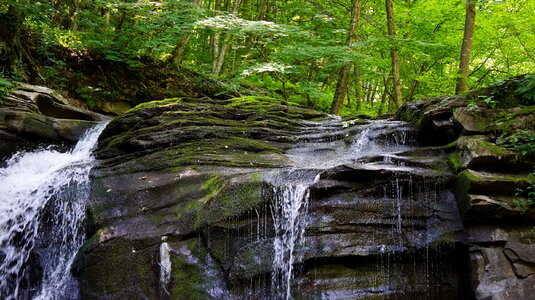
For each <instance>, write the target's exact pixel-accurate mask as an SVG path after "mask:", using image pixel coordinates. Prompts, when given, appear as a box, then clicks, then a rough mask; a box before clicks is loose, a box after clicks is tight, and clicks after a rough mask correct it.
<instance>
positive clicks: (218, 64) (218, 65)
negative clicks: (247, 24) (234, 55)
mask: <svg viewBox="0 0 535 300" xmlns="http://www.w3.org/2000/svg"><path fill="white" fill-rule="evenodd" d="M239 7H240V0H234V4H233V5H232V12H231V14H232V15H233V16H236V15H237V14H238V8H239ZM222 43H223V46H221V49H220V50H219V53H218V54H217V59H216V60H215V63H214V65H213V70H212V73H213V74H214V75H219V73H221V69H222V68H223V63H224V62H225V55H226V54H227V50H228V47H229V44H228V42H227V41H226V39H223V40H222ZM214 51H215V49H214Z"/></svg>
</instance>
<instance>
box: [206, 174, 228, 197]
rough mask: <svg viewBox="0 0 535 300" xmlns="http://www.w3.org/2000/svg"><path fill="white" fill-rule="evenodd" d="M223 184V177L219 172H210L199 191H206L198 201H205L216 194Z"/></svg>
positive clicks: (224, 182) (224, 181)
mask: <svg viewBox="0 0 535 300" xmlns="http://www.w3.org/2000/svg"><path fill="white" fill-rule="evenodd" d="M225 184H226V180H225V178H223V177H222V176H220V175H219V174H212V176H210V178H209V179H208V180H206V182H205V183H204V184H203V185H202V186H201V191H204V192H206V195H205V196H204V197H203V198H202V199H201V200H200V202H202V203H206V201H208V200H210V199H212V198H214V197H215V196H217V194H219V192H220V191H221V189H223V187H224V186H225Z"/></svg>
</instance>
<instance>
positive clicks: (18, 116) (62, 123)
mask: <svg viewBox="0 0 535 300" xmlns="http://www.w3.org/2000/svg"><path fill="white" fill-rule="evenodd" d="M17 86H18V89H17V90H15V91H13V92H11V93H10V94H9V95H7V96H6V97H5V99H4V103H3V104H2V105H1V106H0V141H2V143H0V157H1V158H7V157H9V156H10V155H11V154H13V153H14V152H16V151H19V150H29V149H32V148H35V147H37V146H38V145H40V144H41V143H55V144H58V143H64V144H67V145H71V144H73V143H75V142H76V141H78V140H79V138H80V137H81V135H82V134H83V133H84V132H85V131H86V130H87V129H88V128H90V127H92V126H94V125H95V124H97V123H99V122H102V121H105V120H108V118H107V117H104V116H102V115H99V114H96V113H94V112H91V111H87V110H83V109H80V108H77V107H75V106H73V105H71V104H69V103H68V101H67V100H66V99H65V98H64V97H63V96H61V95H60V94H59V93H58V92H57V91H54V90H51V89H48V88H45V87H40V86H33V85H28V84H22V83H20V84H18V85H17Z"/></svg>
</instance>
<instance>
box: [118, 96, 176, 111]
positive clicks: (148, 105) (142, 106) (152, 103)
mask: <svg viewBox="0 0 535 300" xmlns="http://www.w3.org/2000/svg"><path fill="white" fill-rule="evenodd" d="M180 100H181V98H169V99H164V100H155V101H149V102H144V103H141V104H139V105H137V106H136V107H134V108H132V109H130V110H128V111H126V113H129V112H132V111H135V110H140V109H146V108H153V107H163V106H166V105H169V104H175V103H179V102H180Z"/></svg>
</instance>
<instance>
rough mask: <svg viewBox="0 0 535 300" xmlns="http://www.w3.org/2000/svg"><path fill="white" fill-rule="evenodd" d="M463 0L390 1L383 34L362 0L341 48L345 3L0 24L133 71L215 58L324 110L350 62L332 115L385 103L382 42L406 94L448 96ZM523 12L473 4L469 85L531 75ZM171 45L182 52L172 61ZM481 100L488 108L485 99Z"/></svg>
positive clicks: (107, 11)
mask: <svg viewBox="0 0 535 300" xmlns="http://www.w3.org/2000/svg"><path fill="white" fill-rule="evenodd" d="M464 3H465V2H464V1H457V0H444V1H396V2H395V10H396V20H395V21H396V29H397V31H398V34H397V38H390V37H387V35H386V12H385V9H384V1H364V2H363V6H362V16H361V22H360V25H359V30H358V36H357V42H355V43H354V44H353V45H351V46H349V47H347V46H345V45H344V44H345V40H346V37H347V28H348V24H349V21H350V15H351V14H350V11H349V10H350V6H351V5H350V3H349V2H348V1H346V2H343V3H342V2H332V1H325V0H321V1H303V0H289V1H265V0H251V1H239V2H236V4H237V5H238V6H237V7H236V11H235V12H234V11H233V6H234V4H235V1H230V0H229V1H198V0H191V1H185V0H159V1H148V0H97V1H29V0H6V1H4V2H2V4H0V19H2V18H3V16H8V15H10V14H12V15H16V16H17V18H16V19H18V20H19V21H20V22H21V23H22V24H20V26H19V25H17V26H16V28H21V31H20V32H21V34H20V40H21V41H22V40H23V39H24V37H23V34H22V33H24V32H25V33H26V35H27V36H32V37H38V39H39V43H38V45H37V49H39V53H47V52H49V51H48V49H50V48H53V47H63V48H66V49H68V50H69V51H70V52H71V53H77V55H80V54H83V53H86V52H91V53H94V54H96V55H98V56H100V57H105V58H107V59H109V60H113V61H118V62H121V63H125V64H126V65H128V66H129V67H131V68H137V67H139V66H141V65H142V64H143V62H144V61H146V60H145V58H149V59H152V60H156V61H167V62H170V63H171V62H172V63H181V64H182V65H184V66H186V67H188V68H191V69H193V70H195V71H198V72H202V73H213V72H214V71H213V70H214V65H215V64H216V62H217V61H218V60H221V62H222V69H221V71H220V72H217V73H213V75H214V76H216V77H219V78H220V79H224V80H227V81H229V82H231V85H230V86H231V87H233V88H235V89H239V87H240V86H241V85H245V86H255V87H261V88H264V89H265V90H266V92H267V93H268V95H269V96H272V97H278V98H284V99H286V100H288V101H292V102H297V103H301V104H303V105H307V106H309V107H312V108H316V109H320V110H324V111H327V110H328V107H329V106H330V102H331V101H332V98H333V94H334V92H335V88H336V83H337V78H338V76H337V75H338V71H339V70H340V68H341V67H342V66H345V65H349V66H351V70H350V80H349V91H350V92H349V95H348V99H347V101H345V103H344V106H343V108H342V114H361V113H366V114H371V115H377V114H379V113H385V112H388V111H392V110H393V109H395V108H394V106H393V105H392V104H391V91H390V89H391V85H392V84H391V79H390V75H389V74H390V58H389V51H390V49H391V48H395V49H397V50H398V52H399V56H400V64H401V70H400V71H401V78H402V82H401V84H402V86H401V89H402V94H403V95H404V101H413V100H418V99H421V98H424V97H428V98H430V97H435V96H439V95H442V94H451V93H453V91H454V83H455V79H456V77H457V69H458V60H459V47H460V45H461V41H462V34H463V33H462V29H463V24H464V8H465V7H464ZM216 6H217V7H216ZM533 11H535V1H531V0H508V1H485V2H481V1H478V7H477V14H478V17H477V29H476V33H475V37H474V42H473V47H472V55H471V71H470V74H469V76H468V78H467V82H468V86H469V88H479V87H481V86H485V85H490V84H493V83H496V82H498V81H501V80H503V79H505V78H507V77H511V76H516V75H520V74H526V73H533V72H535V59H534V57H535V54H534V53H533V50H532V49H535V32H534V31H533V30H532V29H533V28H535V18H534V17H533ZM5 19H7V18H5ZM0 25H1V24H0ZM22 44H24V43H22ZM27 48H28V49H33V48H32V47H29V46H27ZM179 50H183V58H182V59H180V60H178V61H179V62H175V60H173V59H172V58H173V57H175V56H176V55H177V53H181V51H179ZM221 54H223V55H221ZM44 56H46V54H45V55H44ZM19 57H20V55H19ZM220 58H222V59H220ZM49 62H50V63H49V64H48V66H50V67H49V68H48V69H47V70H45V71H46V72H48V73H47V74H44V76H45V77H46V76H47V75H49V76H52V77H57V78H61V77H62V76H61V74H57V73H54V72H58V70H59V69H54V68H53V67H54V66H55V64H56V63H57V61H56V62H53V61H52V60H50V61H49ZM27 65H30V64H27ZM15 69H16V70H18V71H17V72H16V73H18V74H12V75H16V77H17V78H18V79H24V78H25V77H27V76H25V74H26V73H28V72H29V70H27V69H25V68H23V67H19V68H14V70H15ZM12 77H13V76H12ZM13 78H14V77H13ZM534 78H535V76H526V80H525V81H524V83H523V84H522V85H521V86H520V87H519V88H518V90H517V91H516V92H517V93H518V94H520V95H521V96H522V97H523V99H524V101H526V104H529V103H533V102H534V101H535V100H534V99H535V79H534ZM47 80H48V78H47ZM50 81H53V80H50ZM79 94H80V95H90V94H91V93H89V92H88V91H81V92H80V93H79ZM486 102H488V103H487V104H488V105H489V106H491V107H492V106H493V105H494V102H493V101H492V99H487V101H486Z"/></svg>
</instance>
